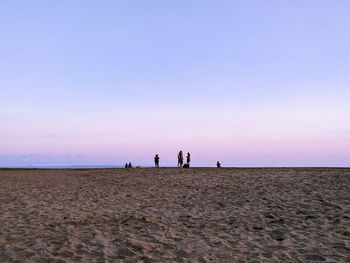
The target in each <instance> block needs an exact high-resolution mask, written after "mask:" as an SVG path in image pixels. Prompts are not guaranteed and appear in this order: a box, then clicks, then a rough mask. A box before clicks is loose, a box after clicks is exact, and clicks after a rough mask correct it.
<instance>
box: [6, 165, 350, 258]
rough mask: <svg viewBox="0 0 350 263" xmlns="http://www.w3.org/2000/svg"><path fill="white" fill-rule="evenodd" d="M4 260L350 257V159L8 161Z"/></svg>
mask: <svg viewBox="0 0 350 263" xmlns="http://www.w3.org/2000/svg"><path fill="white" fill-rule="evenodd" d="M0 262H350V169H331V168H271V169H233V168H222V169H216V168H191V169H176V168H160V169H155V168H144V169H143V168H141V169H85V170H84V169H80V170H20V169H1V170H0Z"/></svg>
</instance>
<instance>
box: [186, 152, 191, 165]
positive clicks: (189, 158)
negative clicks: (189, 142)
mask: <svg viewBox="0 0 350 263" xmlns="http://www.w3.org/2000/svg"><path fill="white" fill-rule="evenodd" d="M186 161H187V162H186V163H187V165H188V167H190V162H191V154H190V153H187V156H186Z"/></svg>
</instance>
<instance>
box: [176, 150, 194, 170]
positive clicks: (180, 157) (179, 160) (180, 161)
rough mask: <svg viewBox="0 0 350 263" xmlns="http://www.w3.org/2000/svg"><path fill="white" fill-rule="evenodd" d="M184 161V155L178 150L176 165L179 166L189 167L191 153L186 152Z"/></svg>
mask: <svg viewBox="0 0 350 263" xmlns="http://www.w3.org/2000/svg"><path fill="white" fill-rule="evenodd" d="M183 163H184V155H183V153H182V151H179V153H178V155H177V167H179V168H190V163H191V154H190V153H187V156H186V163H185V164H183Z"/></svg>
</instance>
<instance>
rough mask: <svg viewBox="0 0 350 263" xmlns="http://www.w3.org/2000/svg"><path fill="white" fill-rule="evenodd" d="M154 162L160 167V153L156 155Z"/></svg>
mask: <svg viewBox="0 0 350 263" xmlns="http://www.w3.org/2000/svg"><path fill="white" fill-rule="evenodd" d="M154 164H155V166H156V167H157V168H159V156H158V154H156V156H154Z"/></svg>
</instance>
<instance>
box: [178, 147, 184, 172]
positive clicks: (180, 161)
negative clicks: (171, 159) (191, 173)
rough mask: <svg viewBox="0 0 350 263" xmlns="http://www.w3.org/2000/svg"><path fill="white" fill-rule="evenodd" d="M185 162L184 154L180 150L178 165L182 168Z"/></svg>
mask: <svg viewBox="0 0 350 263" xmlns="http://www.w3.org/2000/svg"><path fill="white" fill-rule="evenodd" d="M183 163H184V156H183V153H182V151H179V154H178V155H177V167H180V168H182V164H183Z"/></svg>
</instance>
